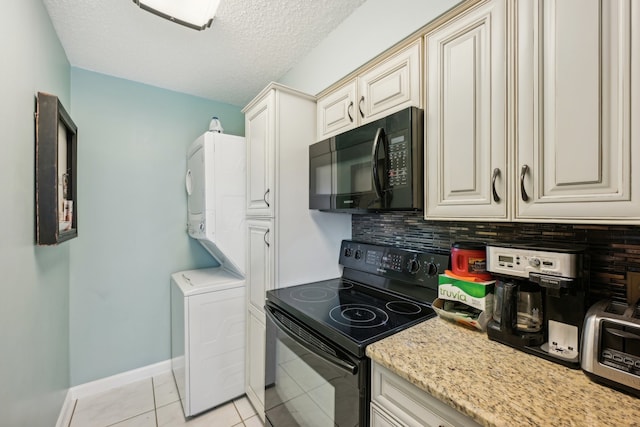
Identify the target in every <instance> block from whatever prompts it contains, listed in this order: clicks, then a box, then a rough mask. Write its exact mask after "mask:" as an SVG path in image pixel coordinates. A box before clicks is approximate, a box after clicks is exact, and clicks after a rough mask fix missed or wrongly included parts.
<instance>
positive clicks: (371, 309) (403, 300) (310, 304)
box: [265, 240, 449, 427]
mask: <svg viewBox="0 0 640 427" xmlns="http://www.w3.org/2000/svg"><path fill="white" fill-rule="evenodd" d="M339 262H340V264H341V265H342V266H343V274H342V277H340V278H335V279H331V280H324V281H319V282H313V283H306V284H302V285H298V286H292V287H287V288H281V289H274V290H270V291H268V292H267V301H266V306H265V308H266V310H265V311H266V313H267V342H266V346H267V356H266V365H265V368H266V378H265V384H266V391H265V399H266V402H265V412H266V417H267V420H268V422H269V425H272V426H275V427H289V426H297V425H306V424H308V423H310V422H312V421H313V423H317V421H318V420H319V419H323V418H322V417H324V416H326V417H328V418H327V419H326V425H336V426H341V425H345V426H347V425H348V426H350V427H351V426H354V425H360V426H365V425H367V423H368V412H369V411H368V405H369V400H370V396H369V394H370V389H369V387H370V378H369V361H368V359H367V357H366V355H365V351H366V347H367V345H369V344H371V343H373V342H375V341H378V340H380V339H382V338H385V337H387V336H390V335H392V334H394V333H396V332H399V331H401V330H403V329H406V328H408V327H410V326H412V325H415V324H417V323H419V322H422V321H424V320H426V319H429V318H431V317H433V316H435V312H434V311H433V309H432V308H431V303H432V302H433V300H435V299H436V298H437V287H438V275H439V274H440V273H443V272H444V270H445V269H446V268H447V267H448V264H449V256H448V255H442V254H435V253H427V252H419V251H414V250H406V249H400V248H396V247H390V246H379V245H372V244H368V243H361V242H354V241H347V240H345V241H343V242H342V246H341V250H340V257H339ZM294 361H295V362H294ZM293 366H296V368H295V369H294V368H293ZM302 366H304V369H302V368H301V367H302ZM301 369H302V370H301ZM302 372H304V373H302ZM283 378H286V380H285V379H283ZM308 378H317V379H318V382H317V383H314V384H313V386H309V387H306V388H305V387H303V386H302V385H301V384H304V383H305V382H306V381H308ZM292 383H294V384H297V386H296V387H295V389H296V390H298V393H297V394H295V395H290V394H289V393H291V391H290V390H292V389H293V388H294V387H293V386H291V384H292ZM320 383H322V384H323V385H322V386H320V385H319V384H320ZM307 388H308V389H309V390H307ZM317 390H330V392H327V396H325V397H324V400H322V399H320V401H321V402H322V404H319V405H317V406H318V408H319V409H318V412H317V413H315V412H313V411H311V412H309V411H310V410H309V409H308V408H309V407H315V406H313V405H312V404H311V403H310V402H313V400H314V396H316V395H317V394H318V393H319V392H318V391H317ZM309 399H311V400H309ZM327 399H329V400H331V401H333V402H334V404H333V405H327V403H326V402H327ZM295 402H300V403H299V405H298V406H296V403H295ZM302 402H306V403H302ZM327 407H328V408H330V409H329V410H327V409H323V408H327ZM354 407H357V408H359V409H358V411H354V410H353V409H354ZM303 408H304V411H303ZM303 412H305V413H308V414H313V415H309V417H312V419H306V418H304V416H303V415H302V414H303ZM324 424H325V423H323V422H321V423H320V424H319V425H324Z"/></svg>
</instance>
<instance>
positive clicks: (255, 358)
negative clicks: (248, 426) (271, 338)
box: [245, 307, 266, 422]
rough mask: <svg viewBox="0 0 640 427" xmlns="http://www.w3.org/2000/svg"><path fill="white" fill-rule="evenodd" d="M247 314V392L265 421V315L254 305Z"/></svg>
mask: <svg viewBox="0 0 640 427" xmlns="http://www.w3.org/2000/svg"><path fill="white" fill-rule="evenodd" d="M247 314H248V315H247V354H246V370H245V382H246V387H245V392H246V393H247V398H248V399H249V401H250V402H251V404H252V405H253V407H254V408H255V410H256V412H257V413H258V415H259V416H260V418H261V419H262V422H264V384H265V380H264V374H265V369H264V363H265V360H264V357H265V341H266V327H265V317H264V313H259V312H256V311H255V310H254V309H253V307H249V310H248V312H247Z"/></svg>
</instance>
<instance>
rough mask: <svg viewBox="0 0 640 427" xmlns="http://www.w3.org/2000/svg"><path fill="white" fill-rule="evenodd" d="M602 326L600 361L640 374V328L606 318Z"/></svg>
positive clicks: (621, 369)
mask: <svg viewBox="0 0 640 427" xmlns="http://www.w3.org/2000/svg"><path fill="white" fill-rule="evenodd" d="M601 328H602V329H601V331H600V332H601V337H602V341H601V343H600V354H599V361H600V363H602V364H603V365H607V366H610V367H612V368H615V369H618V370H620V371H623V372H628V373H630V374H633V375H636V376H640V328H634V327H629V326H624V325H622V324H620V323H616V322H610V321H606V320H605V321H603V322H602V325H601Z"/></svg>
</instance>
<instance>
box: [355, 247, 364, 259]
mask: <svg viewBox="0 0 640 427" xmlns="http://www.w3.org/2000/svg"><path fill="white" fill-rule="evenodd" d="M354 258H355V259H360V258H362V251H361V250H360V249H358V250H356V254H355V255H354Z"/></svg>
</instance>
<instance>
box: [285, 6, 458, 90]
mask: <svg viewBox="0 0 640 427" xmlns="http://www.w3.org/2000/svg"><path fill="white" fill-rule="evenodd" d="M459 2H460V0H428V1H427V0H395V1H393V2H391V1H388V0H368V1H367V2H365V3H364V4H363V5H362V6H360V7H359V8H358V9H356V10H355V12H354V13H353V14H351V16H349V17H348V18H347V19H346V20H345V21H344V22H343V23H342V24H340V26H339V27H338V28H336V29H335V30H334V31H333V32H331V34H329V36H327V38H326V39H324V40H323V41H322V42H321V43H320V44H319V45H318V46H317V47H316V48H315V49H314V50H313V51H311V53H309V55H307V56H306V57H305V58H304V59H303V60H302V61H301V62H300V63H298V64H297V65H296V66H295V67H294V68H292V69H291V70H290V71H289V72H288V73H287V74H285V75H284V76H283V77H282V78H281V79H280V80H279V82H280V83H283V84H285V85H287V86H291V87H293V88H296V89H299V90H301V91H303V92H307V93H311V94H317V93H318V92H321V91H322V90H324V89H326V88H327V87H328V86H331V85H332V84H333V83H334V82H336V81H338V80H340V79H341V78H342V77H344V76H346V75H347V74H349V73H350V72H352V71H354V70H355V69H357V68H358V67H360V66H361V65H363V64H364V63H366V62H368V61H369V60H371V59H373V58H375V57H376V56H377V55H379V54H380V53H382V52H384V51H385V50H386V49H388V48H389V47H391V46H393V45H394V44H396V43H398V42H399V41H401V40H402V39H404V38H405V37H407V36H408V35H410V34H411V33H413V32H414V31H416V30H418V29H420V28H421V27H422V26H424V25H425V24H427V23H429V22H430V21H432V20H433V19H434V18H436V17H437V16H439V15H441V14H442V13H444V12H446V11H447V10H448V9H450V8H452V7H453V6H455V5H456V4H458V3H459Z"/></svg>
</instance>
